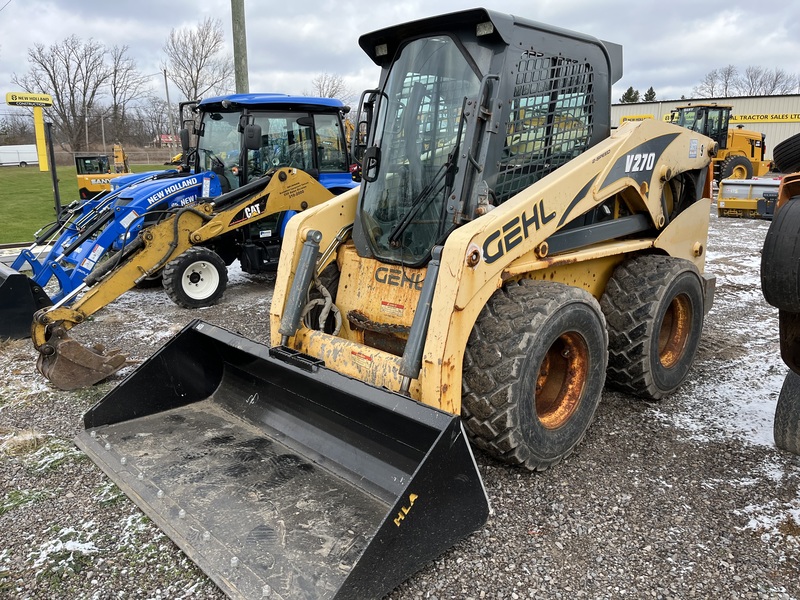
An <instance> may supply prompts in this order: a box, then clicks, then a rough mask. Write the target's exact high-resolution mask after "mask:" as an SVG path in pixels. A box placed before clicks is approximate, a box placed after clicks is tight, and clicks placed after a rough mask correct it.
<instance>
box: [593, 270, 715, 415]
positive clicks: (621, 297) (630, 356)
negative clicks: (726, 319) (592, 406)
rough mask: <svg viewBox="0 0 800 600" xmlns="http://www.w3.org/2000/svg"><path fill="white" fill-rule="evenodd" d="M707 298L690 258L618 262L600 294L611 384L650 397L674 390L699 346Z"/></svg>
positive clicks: (686, 372) (659, 397) (651, 398)
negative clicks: (604, 318)
mask: <svg viewBox="0 0 800 600" xmlns="http://www.w3.org/2000/svg"><path fill="white" fill-rule="evenodd" d="M704 302H705V300H704V293H703V282H702V279H701V277H700V274H699V272H698V271H697V267H695V266H694V264H693V263H691V262H689V261H688V260H684V259H680V258H674V257H671V256H657V255H648V256H639V257H635V258H632V259H629V260H626V261H625V262H623V263H622V264H620V265H619V266H618V267H617V268H616V269H615V270H614V273H613V275H612V276H611V279H610V280H609V282H608V284H607V286H606V290H605V292H604V293H603V296H602V297H601V298H600V306H601V307H602V309H603V313H604V314H605V317H606V323H607V324H608V373H607V378H606V381H607V383H608V384H609V385H610V386H611V387H614V388H616V389H618V390H621V391H624V392H627V393H630V394H634V395H636V396H640V397H643V398H648V399H650V400H659V399H661V398H663V397H664V396H666V395H668V394H670V393H671V392H673V391H675V390H676V389H677V388H678V387H679V386H680V385H681V384H682V383H683V382H684V380H685V379H686V376H687V375H688V373H689V369H690V368H691V366H692V363H693V362H694V357H695V354H697V348H698V346H699V345H700V336H701V334H702V331H703V318H704V316H705V311H704V306H703V304H704Z"/></svg>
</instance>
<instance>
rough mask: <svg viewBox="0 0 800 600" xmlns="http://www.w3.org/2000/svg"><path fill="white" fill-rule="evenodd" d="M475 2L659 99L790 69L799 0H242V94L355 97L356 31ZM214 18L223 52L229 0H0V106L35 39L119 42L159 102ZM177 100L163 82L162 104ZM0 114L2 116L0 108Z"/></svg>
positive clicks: (620, 87) (362, 64) (797, 39)
mask: <svg viewBox="0 0 800 600" xmlns="http://www.w3.org/2000/svg"><path fill="white" fill-rule="evenodd" d="M476 6H484V7H486V8H489V9H493V10H497V11H500V12H507V13H511V14H515V15H518V16H520V17H525V18H528V19H533V20H536V21H540V22H543V23H547V24H551V25H556V26H559V27H563V28H567V29H572V30H575V31H579V32H581V33H587V34H590V35H593V36H595V37H598V38H600V39H604V40H609V41H613V42H616V43H619V44H622V46H623V53H624V58H625V60H624V67H623V70H624V75H623V77H622V79H621V81H619V82H618V83H617V84H616V85H615V86H614V90H613V100H614V101H615V102H616V101H618V100H619V97H620V96H621V95H622V93H623V92H624V91H625V90H626V89H627V88H628V87H629V86H633V87H634V88H635V89H638V90H639V91H640V92H641V93H642V94H643V93H644V92H645V91H646V90H647V89H648V88H649V87H650V86H652V87H653V88H654V89H655V91H656V95H657V96H656V97H657V99H660V100H669V99H677V98H680V97H681V95H685V96H686V97H687V98H688V97H691V96H692V89H693V88H694V87H695V86H696V85H697V84H698V83H700V81H701V80H702V79H703V77H704V76H705V75H706V74H707V73H708V72H710V71H711V70H712V69H714V68H717V67H723V66H726V65H728V64H733V65H735V66H736V67H738V68H739V70H740V71H743V70H744V69H745V68H746V67H747V66H749V65H757V66H762V67H765V68H770V69H772V68H775V67H778V68H781V69H783V70H785V71H787V72H788V73H792V74H797V73H799V72H800V34H798V29H797V24H798V23H800V2H778V1H772V0H767V1H761V2H753V1H752V0H728V2H725V3H714V2H697V1H692V2H689V1H685V0H672V1H671V2H663V3H655V2H641V1H640V2H631V1H624V0H540V1H538V2H537V1H530V0H528V1H523V0H503V1H500V0H484V1H483V2H474V3H473V2H470V3H465V2H464V1H463V0H438V1H436V2H430V1H428V2H420V1H418V0H368V1H367V2H343V1H341V0H339V1H333V0H310V1H308V2H297V3H294V2H291V1H289V2H267V1H265V0H246V1H245V13H246V19H247V46H248V62H249V78H250V91H251V92H282V93H290V94H300V93H303V92H311V91H312V90H313V86H312V84H311V81H312V80H313V79H314V77H315V76H317V75H319V74H320V73H323V72H325V73H329V74H335V75H341V76H342V77H343V78H344V80H345V82H346V84H347V85H348V87H349V88H350V89H351V90H352V91H353V92H354V93H355V94H358V93H359V92H360V91H361V90H363V89H365V88H368V87H374V86H375V85H376V84H377V81H378V69H377V67H375V66H374V65H373V64H372V63H371V62H370V61H369V60H368V59H367V58H366V56H365V55H364V54H363V52H362V51H361V49H360V48H359V46H358V37H359V35H361V34H362V33H366V32H369V31H373V30H375V29H380V28H382V27H386V26H388V25H393V24H396V23H401V22H404V21H409V20H415V19H419V18H423V17H427V16H431V15H433V14H439V13H446V12H452V11H457V10H463V9H467V8H474V7H476ZM207 16H212V17H218V18H219V19H221V21H222V26H223V30H224V32H225V35H226V40H227V43H228V50H229V52H231V53H232V43H231V22H230V1H229V0H158V1H157V0H137V1H136V2H132V1H129V0H117V1H107V2H102V1H97V0H93V1H91V2H89V1H84V0H0V102H2V101H4V100H5V94H6V92H9V91H21V90H19V89H18V88H17V87H16V86H14V85H13V84H12V82H11V77H12V75H13V74H14V73H16V74H18V75H22V74H23V73H25V72H27V71H28V70H29V68H30V66H29V64H28V61H27V50H28V48H30V47H32V46H33V44H34V43H37V42H39V43H43V44H45V45H50V44H53V43H59V42H61V41H62V40H64V39H65V38H66V37H68V36H70V35H73V34H74V35H77V36H79V37H81V38H83V39H89V38H94V39H95V40H98V41H100V42H102V43H103V44H105V45H107V46H109V47H111V46H113V45H120V46H121V45H127V46H128V47H129V53H130V56H131V57H133V58H134V59H135V61H136V64H137V66H138V68H139V70H140V72H142V73H144V74H150V73H152V74H153V77H152V78H153V90H154V92H155V93H157V94H159V95H160V96H161V97H164V82H163V76H159V73H160V70H161V68H162V63H163V60H164V53H163V50H162V48H163V46H164V42H165V41H166V39H167V37H168V36H169V33H170V30H171V29H173V28H176V29H179V28H183V27H191V26H194V25H196V24H197V23H198V22H200V21H201V20H202V19H204V18H205V17H207ZM177 95H178V92H177V89H176V88H175V87H174V86H172V85H171V86H170V99H171V101H172V102H177V101H178V100H180V98H178V97H177ZM5 108H6V107H5V106H0V114H1V113H2V112H5V110H2V109H5Z"/></svg>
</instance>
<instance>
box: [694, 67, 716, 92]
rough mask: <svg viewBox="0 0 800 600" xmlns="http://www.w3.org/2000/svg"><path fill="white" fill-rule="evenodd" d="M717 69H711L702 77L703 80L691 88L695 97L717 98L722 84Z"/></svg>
mask: <svg viewBox="0 0 800 600" xmlns="http://www.w3.org/2000/svg"><path fill="white" fill-rule="evenodd" d="M720 80H721V77H720V74H719V69H712V70H711V71H709V72H708V73H706V74H705V77H703V81H701V82H700V83H699V84H697V85H696V86H695V87H694V89H693V90H692V92H693V94H694V96H695V97H697V98H717V97H719V93H720V89H721V88H722V85H721V83H720Z"/></svg>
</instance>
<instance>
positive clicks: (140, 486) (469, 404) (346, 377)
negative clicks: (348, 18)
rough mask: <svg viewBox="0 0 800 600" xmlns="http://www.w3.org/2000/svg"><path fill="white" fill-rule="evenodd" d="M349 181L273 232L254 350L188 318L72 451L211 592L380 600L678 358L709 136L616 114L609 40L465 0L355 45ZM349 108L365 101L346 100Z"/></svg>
mask: <svg viewBox="0 0 800 600" xmlns="http://www.w3.org/2000/svg"><path fill="white" fill-rule="evenodd" d="M359 43H360V45H361V47H362V48H363V49H364V50H365V52H366V53H367V54H368V55H369V56H370V58H371V59H372V60H373V61H374V62H375V63H376V64H377V65H378V66H380V67H381V69H382V72H381V79H380V85H379V87H378V89H375V90H371V91H367V92H365V93H364V95H363V96H362V103H361V106H360V107H359V112H358V115H359V119H360V121H359V124H358V129H359V134H362V133H364V134H365V135H366V148H365V151H364V153H363V161H362V164H361V176H362V178H363V179H362V182H361V186H360V189H359V190H358V191H357V192H356V191H352V192H348V193H346V194H342V195H340V196H337V197H336V198H334V199H332V200H331V201H329V202H326V203H324V204H321V205H318V206H316V207H314V208H311V209H309V210H307V211H304V212H303V213H301V214H299V215H296V216H295V217H294V218H293V219H292V220H291V221H290V222H289V224H288V225H287V228H286V231H285V234H284V242H283V246H282V247H281V258H280V262H279V266H278V276H277V280H276V285H275V291H274V294H273V301H272V305H271V310H270V335H271V344H272V346H271V347H269V348H268V347H266V346H262V345H259V344H256V343H255V342H252V341H250V340H247V339H244V338H242V337H241V336H237V335H234V334H232V333H230V332H227V331H224V330H222V329H220V328H218V327H215V326H212V325H210V324H207V323H203V322H201V321H197V322H194V323H192V324H190V325H189V326H187V327H186V328H185V330H184V331H183V332H181V333H180V334H178V335H177V336H176V337H175V338H173V339H172V340H171V341H170V342H169V343H168V344H167V345H166V346H165V347H164V348H162V349H161V350H159V351H158V352H157V353H156V354H155V355H154V356H152V357H151V358H150V359H149V360H148V361H147V362H146V363H145V364H143V365H142V366H141V367H140V368H139V369H137V370H136V371H134V373H132V374H131V375H130V376H129V377H128V378H127V379H126V380H125V381H123V382H122V383H121V384H120V385H119V386H118V387H117V388H116V389H114V390H113V391H112V392H110V393H109V394H108V395H107V396H106V397H105V398H103V399H102V400H101V401H100V402H99V403H98V404H97V405H96V406H95V407H94V408H93V409H92V410H91V411H89V413H87V415H86V416H85V422H84V425H85V431H84V432H82V433H81V434H80V435H79V436H78V438H77V443H78V444H79V445H80V447H81V448H82V449H84V451H85V452H86V453H87V454H88V455H89V456H90V457H91V458H92V459H93V460H94V461H95V462H97V463H98V464H99V465H100V466H101V467H102V468H103V469H104V470H105V472H106V473H108V475H109V476H110V477H111V478H112V479H113V480H114V481H115V482H117V483H118V485H120V486H122V487H123V489H124V490H125V491H126V493H127V494H128V495H129V496H130V497H131V498H132V499H133V500H134V501H136V502H137V504H139V506H140V507H141V508H142V509H143V510H144V511H145V512H146V513H147V514H148V515H149V516H150V517H151V518H153V519H154V520H155V521H156V522H157V523H159V525H160V526H161V527H162V528H164V529H165V531H167V532H168V533H169V535H170V537H172V539H173V540H175V541H176V542H177V543H178V544H179V545H180V547H181V548H183V550H184V551H185V552H186V553H187V554H188V555H189V556H190V557H192V559H193V560H195V561H196V562H197V563H198V564H199V565H200V566H201V567H202V568H203V569H204V570H205V571H206V572H207V573H208V574H209V575H210V576H211V577H212V578H213V580H214V581H215V582H216V583H217V584H218V585H219V586H220V587H221V588H222V589H223V590H224V591H225V592H226V593H227V594H228V595H229V596H231V597H235V598H239V597H242V598H244V597H258V595H259V594H262V595H263V596H265V597H276V598H283V599H289V598H304V599H305V598H359V599H361V598H380V597H382V596H383V595H385V594H386V593H388V592H389V591H390V590H391V589H392V588H393V587H395V586H396V585H397V584H398V583H400V582H401V581H402V580H403V579H405V578H406V577H408V576H409V575H411V574H412V573H414V572H415V571H416V570H417V569H419V568H420V567H422V566H423V565H424V564H425V563H426V562H427V561H429V560H430V559H431V558H432V557H434V556H436V555H437V554H439V553H441V552H443V551H444V550H445V549H446V548H448V547H449V546H450V545H451V544H453V543H454V542H455V541H456V540H457V539H459V538H460V537H463V536H465V535H468V534H469V533H471V532H472V531H474V530H475V529H477V528H478V527H480V526H481V524H482V523H483V522H484V521H485V519H486V518H487V515H488V503H487V499H486V495H485V491H484V490H483V488H482V484H481V479H480V475H479V473H478V471H477V467H476V465H475V463H474V461H473V459H472V456H471V453H470V447H469V445H468V443H467V439H468V438H469V439H471V441H472V442H473V443H474V444H475V445H477V446H479V447H480V448H482V449H484V450H486V451H487V452H488V453H490V454H492V455H493V456H495V457H497V458H498V459H500V460H502V461H505V462H507V463H510V464H515V465H522V466H524V467H525V468H527V469H530V470H541V469H545V468H548V467H550V466H552V465H554V464H556V463H558V462H559V461H560V460H562V459H563V458H564V457H566V456H567V455H568V454H569V453H570V452H572V450H573V449H574V448H575V446H576V445H577V444H578V443H579V442H580V440H581V439H582V438H583V436H584V434H585V432H586V430H587V428H588V426H589V424H590V422H591V421H592V418H593V415H594V413H595V409H596V407H597V405H598V403H599V401H600V397H601V391H602V389H603V385H604V382H608V383H609V384H612V385H614V386H616V387H618V388H621V389H623V390H625V391H628V392H630V393H633V394H636V395H640V396H644V397H647V398H651V399H659V398H661V397H663V396H665V395H667V394H669V393H670V392H672V391H673V390H675V389H676V388H677V387H678V386H680V385H681V383H682V382H683V381H684V379H685V377H686V375H687V373H688V371H689V369H690V368H691V365H692V362H693V359H694V355H695V352H696V350H697V347H698V344H699V340H700V335H701V331H702V326H703V319H704V315H705V312H706V311H707V310H708V309H709V307H710V306H711V302H712V300H713V290H714V278H713V277H712V276H709V275H706V274H704V261H705V251H706V242H707V234H708V222H709V217H710V206H711V201H710V199H709V198H704V197H703V193H702V190H703V189H704V187H705V184H706V182H707V177H708V173H709V164H710V161H711V158H712V157H713V156H714V154H715V152H716V143H715V142H714V141H713V140H711V139H709V138H707V137H704V136H702V135H700V134H698V133H696V132H693V131H690V130H687V129H685V128H681V127H677V126H674V125H671V124H667V123H659V122H655V121H644V122H641V123H637V124H633V123H631V124H626V125H624V126H623V127H620V128H619V129H618V130H616V131H615V132H614V133H613V135H612V134H611V128H610V102H611V86H612V84H613V83H614V82H615V81H617V80H618V79H619V78H620V77H621V74H622V73H621V59H622V52H621V48H620V47H619V46H618V45H616V44H612V43H608V42H602V41H600V40H597V39H595V38H592V37H589V36H585V35H582V34H579V33H575V32H570V31H565V30H562V29H557V28H553V27H550V26H547V25H544V24H541V23H537V22H533V21H528V20H525V19H520V18H517V17H514V16H510V15H503V14H498V13H495V12H492V11H487V10H485V9H474V10H468V11H463V12H457V13H453V14H448V15H443V16H438V17H433V18H430V19H425V20H420V21H416V22H413V23H406V24H401V25H398V26H395V27H390V28H387V29H383V30H380V31H377V32H374V33H370V34H367V35H364V36H362V37H361V38H360V41H359ZM362 117H363V118H362Z"/></svg>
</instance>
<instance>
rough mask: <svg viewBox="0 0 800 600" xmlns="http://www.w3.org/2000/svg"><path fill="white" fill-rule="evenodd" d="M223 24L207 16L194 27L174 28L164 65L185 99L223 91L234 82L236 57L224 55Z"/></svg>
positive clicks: (168, 43)
mask: <svg viewBox="0 0 800 600" xmlns="http://www.w3.org/2000/svg"><path fill="white" fill-rule="evenodd" d="M224 41H225V38H224V35H223V32H222V23H221V22H220V20H219V19H212V18H211V17H207V18H206V19H205V20H204V21H202V22H201V23H200V24H199V25H198V26H197V27H196V28H195V29H173V30H172V31H170V33H169V38H168V39H167V42H166V44H164V53H165V54H166V55H167V60H166V64H165V67H166V69H167V73H168V76H169V78H170V79H171V80H172V82H173V83H174V84H175V85H176V86H177V87H178V89H179V90H180V92H181V94H182V95H183V97H184V98H185V99H186V100H196V99H198V98H202V97H203V96H204V95H205V94H207V93H209V92H212V93H213V94H221V93H224V92H227V91H230V90H231V86H232V85H233V58H232V57H231V56H230V55H222V51H223V49H224Z"/></svg>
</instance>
